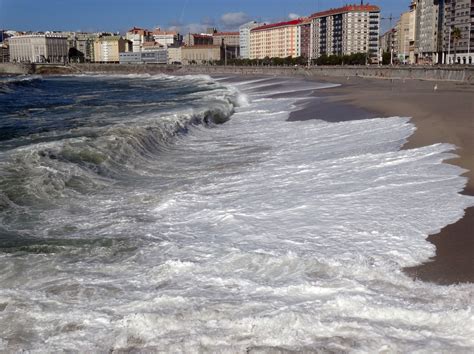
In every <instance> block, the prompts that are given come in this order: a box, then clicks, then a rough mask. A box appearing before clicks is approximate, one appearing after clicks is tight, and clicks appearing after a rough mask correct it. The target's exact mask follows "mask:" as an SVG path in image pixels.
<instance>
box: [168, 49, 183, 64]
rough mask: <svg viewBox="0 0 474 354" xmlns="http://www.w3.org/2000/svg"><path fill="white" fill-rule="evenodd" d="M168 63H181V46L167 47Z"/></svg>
mask: <svg viewBox="0 0 474 354" xmlns="http://www.w3.org/2000/svg"><path fill="white" fill-rule="evenodd" d="M167 49H168V64H181V63H182V62H183V56H182V47H181V46H172V47H168V48H167Z"/></svg>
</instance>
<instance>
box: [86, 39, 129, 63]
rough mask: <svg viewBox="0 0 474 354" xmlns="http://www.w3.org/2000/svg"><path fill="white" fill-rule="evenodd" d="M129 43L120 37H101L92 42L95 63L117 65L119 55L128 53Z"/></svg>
mask: <svg viewBox="0 0 474 354" xmlns="http://www.w3.org/2000/svg"><path fill="white" fill-rule="evenodd" d="M130 49H131V48H130V42H129V41H127V40H125V39H123V38H122V37H120V36H103V37H99V38H96V39H95V41H94V62H95V63H119V62H120V55H119V53H126V52H130V51H131V50H130Z"/></svg>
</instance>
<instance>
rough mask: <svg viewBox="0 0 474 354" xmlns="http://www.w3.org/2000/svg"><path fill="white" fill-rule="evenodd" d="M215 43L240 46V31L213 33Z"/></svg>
mask: <svg viewBox="0 0 474 354" xmlns="http://www.w3.org/2000/svg"><path fill="white" fill-rule="evenodd" d="M212 41H213V44H214V45H221V44H225V45H228V46H232V47H240V33H239V32H216V33H214V34H213V35H212Z"/></svg>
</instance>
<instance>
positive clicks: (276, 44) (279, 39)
mask: <svg viewBox="0 0 474 354" xmlns="http://www.w3.org/2000/svg"><path fill="white" fill-rule="evenodd" d="M302 22H303V20H302V19H297V20H293V21H287V22H280V23H273V24H269V25H264V26H260V27H255V28H253V29H251V30H250V59H263V58H265V57H269V58H286V57H297V56H298V54H299V51H300V48H299V46H298V25H299V24H301V23H302Z"/></svg>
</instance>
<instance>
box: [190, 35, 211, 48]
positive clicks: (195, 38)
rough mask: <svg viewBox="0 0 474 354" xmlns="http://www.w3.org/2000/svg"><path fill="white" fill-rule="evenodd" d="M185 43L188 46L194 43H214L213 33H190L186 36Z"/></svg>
mask: <svg viewBox="0 0 474 354" xmlns="http://www.w3.org/2000/svg"><path fill="white" fill-rule="evenodd" d="M184 44H185V45H186V46H188V47H190V46H193V45H214V38H213V36H212V34H198V33H188V34H187V35H186V36H185V37H184Z"/></svg>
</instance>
